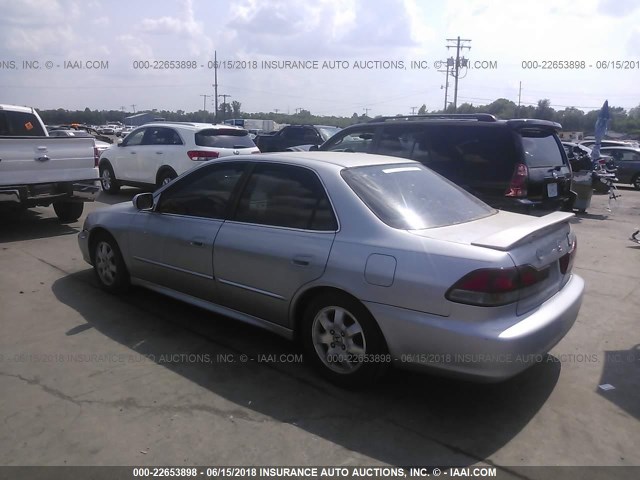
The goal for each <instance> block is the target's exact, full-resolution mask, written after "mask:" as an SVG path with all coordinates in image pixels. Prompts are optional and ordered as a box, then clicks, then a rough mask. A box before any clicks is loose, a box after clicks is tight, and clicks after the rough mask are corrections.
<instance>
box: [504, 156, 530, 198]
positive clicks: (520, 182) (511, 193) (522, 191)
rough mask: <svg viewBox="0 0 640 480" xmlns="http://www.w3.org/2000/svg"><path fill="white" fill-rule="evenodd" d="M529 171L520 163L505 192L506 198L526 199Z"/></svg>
mask: <svg viewBox="0 0 640 480" xmlns="http://www.w3.org/2000/svg"><path fill="white" fill-rule="evenodd" d="M528 179H529V169H528V168H527V166H526V165H525V164H524V163H518V164H517V165H516V168H515V169H514V171H513V175H512V176H511V183H509V187H508V188H507V191H506V192H505V194H504V196H505V197H526V196H527V180H528Z"/></svg>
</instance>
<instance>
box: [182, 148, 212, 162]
mask: <svg viewBox="0 0 640 480" xmlns="http://www.w3.org/2000/svg"><path fill="white" fill-rule="evenodd" d="M187 155H189V158H190V159H191V160H193V161H194V162H198V161H206V160H211V159H212V158H218V157H219V156H220V154H219V153H218V152H210V151H206V150H189V151H188V152H187Z"/></svg>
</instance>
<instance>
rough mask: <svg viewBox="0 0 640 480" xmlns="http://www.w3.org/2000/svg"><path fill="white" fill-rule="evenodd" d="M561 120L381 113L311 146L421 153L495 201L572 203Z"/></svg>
mask: <svg viewBox="0 0 640 480" xmlns="http://www.w3.org/2000/svg"><path fill="white" fill-rule="evenodd" d="M561 128H562V127H561V126H560V125H559V124H558V123H554V122H549V121H546V120H531V119H526V120H497V119H496V118H495V117H494V116H493V115H489V114H474V115H456V114H453V115H436V114H431V115H415V116H409V117H378V118H375V119H373V120H372V121H370V122H368V123H364V124H358V125H352V126H350V127H347V128H345V129H344V130H341V131H340V132H338V133H337V134H335V135H334V136H333V137H331V138H330V139H329V140H327V141H326V142H325V143H323V144H322V145H320V146H319V147H317V148H312V150H316V149H317V150H324V151H345V152H367V153H374V154H380V155H391V156H396V157H404V158H410V159H413V160H417V161H419V162H421V163H423V164H424V165H426V166H427V167H429V168H431V169H432V170H434V171H436V172H438V173H439V174H441V175H442V176H444V177H446V178H448V179H449V180H451V181H452V182H453V183H455V184H457V185H459V186H461V187H463V188H465V189H466V190H467V191H469V192H470V193H472V194H473V195H475V196H476V197H478V198H480V199H481V200H483V201H484V202H486V203H488V204H489V205H491V206H492V207H495V208H501V209H507V210H516V211H529V210H531V209H533V208H536V209H542V210H557V209H559V208H562V209H566V210H570V209H571V207H572V205H573V201H574V198H575V194H574V193H573V192H571V189H570V187H571V167H570V165H569V161H568V159H567V156H566V153H565V151H564V149H563V147H562V144H561V143H560V139H559V138H558V135H557V131H558V130H560V129H561Z"/></svg>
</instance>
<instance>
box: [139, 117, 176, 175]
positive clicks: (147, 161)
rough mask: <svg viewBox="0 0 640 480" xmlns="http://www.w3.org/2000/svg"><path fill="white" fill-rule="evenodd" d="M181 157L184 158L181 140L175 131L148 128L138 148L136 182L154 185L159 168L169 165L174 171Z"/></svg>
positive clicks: (162, 128) (164, 128)
mask: <svg viewBox="0 0 640 480" xmlns="http://www.w3.org/2000/svg"><path fill="white" fill-rule="evenodd" d="M181 155H184V157H185V158H186V152H185V151H184V148H183V147H182V140H181V139H180V136H179V135H178V133H177V132H176V131H175V130H173V129H171V128H167V127H148V128H147V129H146V133H145V135H144V138H143V140H142V145H141V146H140V152H139V155H138V174H137V178H136V181H138V182H142V183H149V184H155V183H156V181H157V176H158V171H159V170H160V167H162V166H163V165H170V166H172V168H173V169H174V170H176V165H177V163H178V162H177V160H178V158H179V156H181ZM177 173H178V174H180V173H183V172H180V171H178V172H177Z"/></svg>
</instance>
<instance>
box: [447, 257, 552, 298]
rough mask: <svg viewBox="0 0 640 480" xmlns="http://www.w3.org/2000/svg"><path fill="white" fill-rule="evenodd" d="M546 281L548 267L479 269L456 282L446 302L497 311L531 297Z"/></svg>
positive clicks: (449, 291)
mask: <svg viewBox="0 0 640 480" xmlns="http://www.w3.org/2000/svg"><path fill="white" fill-rule="evenodd" d="M548 277H549V266H547V267H545V268H542V269H540V270H538V269H537V268H535V267H533V266H532V265H521V266H519V267H511V268H481V269H479V270H474V271H473V272H471V273H468V274H467V275H465V276H464V277H462V278H461V279H460V280H458V281H457V282H456V283H455V284H454V285H453V286H452V287H451V288H450V289H449V290H448V291H447V293H446V295H445V297H446V298H447V300H451V301H452V302H457V303H465V304H467V305H477V306H481V307H497V306H500V305H507V304H509V303H514V302H517V301H518V300H520V299H523V298H526V297H528V296H531V295H533V294H534V293H536V292H537V291H538V289H539V287H541V286H542V282H543V281H544V280H546V279H547V278H548Z"/></svg>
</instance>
